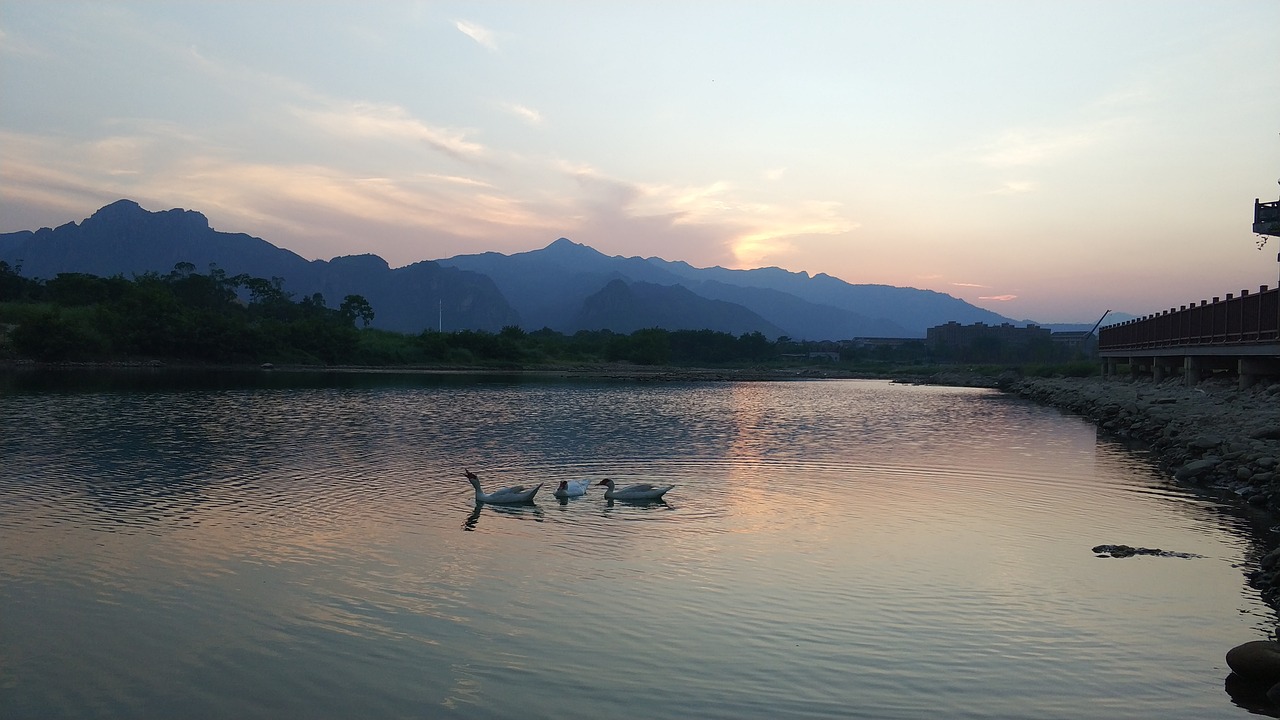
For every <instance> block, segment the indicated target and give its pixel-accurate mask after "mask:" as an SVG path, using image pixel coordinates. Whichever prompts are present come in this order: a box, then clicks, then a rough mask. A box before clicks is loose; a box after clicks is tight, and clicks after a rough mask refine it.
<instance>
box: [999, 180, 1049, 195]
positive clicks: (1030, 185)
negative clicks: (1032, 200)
mask: <svg viewBox="0 0 1280 720" xmlns="http://www.w3.org/2000/svg"><path fill="white" fill-rule="evenodd" d="M1036 188H1037V185H1036V183H1034V182H1031V181H1029V180H1007V181H1005V183H1004V184H1003V185H1001V186H1000V187H999V188H998V189H996V190H992V191H990V192H988V193H987V194H988V195H1020V194H1022V193H1029V192H1034V191H1035V190H1036Z"/></svg>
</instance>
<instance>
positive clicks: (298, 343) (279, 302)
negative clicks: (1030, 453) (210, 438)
mask: <svg viewBox="0 0 1280 720" xmlns="http://www.w3.org/2000/svg"><path fill="white" fill-rule="evenodd" d="M282 288H283V281H282V280H281V279H280V278H271V279H269V280H268V279H263V278H254V277H249V276H247V275H236V276H228V275H227V274H226V273H225V272H223V271H221V270H219V269H217V268H216V267H211V268H210V271H209V273H208V274H204V275H202V274H200V273H197V272H195V266H194V265H192V264H191V263H178V264H177V265H175V266H174V269H173V270H172V271H171V272H169V273H168V274H166V275H161V274H159V273H146V274H144V275H138V276H135V277H134V278H133V279H127V278H124V277H121V276H115V277H109V278H104V277H98V276H94V275H87V274H82V273H61V274H59V275H57V276H56V277H54V278H53V279H51V280H36V279H29V278H25V277H22V275H21V274H20V272H19V269H15V268H13V267H11V266H9V265H8V264H7V263H5V262H3V261H0V358H4V357H8V358H11V359H12V358H19V359H31V360H38V361H45V362H77V361H90V362H111V361H148V360H159V361H179V362H192V363H209V364H233V365H234V364H257V363H267V362H270V363H289V364H304V365H371V366H397V365H399V366H407V365H432V366H440V365H463V366H468V365H488V366H497V367H517V366H529V365H535V366H536V365H548V364H572V363H600V362H629V363H634V364H637V365H675V366H686V367H689V366H697V367H717V366H719V367H734V366H736V367H743V366H788V365H812V364H822V363H831V364H839V365H841V366H844V367H845V368H848V369H860V370H868V371H875V370H877V369H883V368H905V367H916V366H920V365H929V364H934V363H939V362H940V363H943V364H950V363H973V362H979V363H998V364H1004V365H1009V364H1014V363H1018V362H1024V363H1025V362H1040V363H1045V362H1062V361H1064V360H1069V359H1072V358H1066V357H1062V356H1061V355H1062V354H1061V350H1059V349H1056V348H1053V347H1051V346H1045V347H1040V346H1035V347H1020V348H1009V347H1003V346H999V347H997V346H992V347H987V346H981V347H966V348H948V347H930V346H929V345H927V344H926V343H925V342H924V341H922V340H909V341H903V342H900V343H895V344H893V345H880V346H872V347H866V346H862V347H859V346H855V345H853V344H850V343H834V342H810V341H796V340H792V339H791V338H787V337H781V338H778V340H776V341H770V340H769V339H768V338H767V337H765V336H764V335H763V334H761V333H759V332H750V333H744V334H742V335H738V336H735V335H733V334H731V333H727V332H721V331H716V330H665V329H662V328H648V329H642V330H637V331H635V332H633V333H630V334H620V333H615V332H612V331H609V330H593V331H588V330H583V331H579V332H576V333H574V334H572V335H565V334H563V333H560V332H557V331H555V330H551V329H548V328H543V329H541V330H537V331H533V332H526V331H525V330H523V329H521V328H519V327H516V326H507V327H504V328H503V329H502V330H501V331H500V332H497V333H491V332H485V331H478V330H461V331H456V332H437V331H434V330H426V331H424V332H422V333H420V334H418V335H412V334H405V333H398V332H392V331H388V330H379V329H375V328H371V327H370V324H371V323H372V321H373V318H374V308H373V307H371V306H370V304H369V302H368V301H367V300H365V298H363V297H361V296H360V295H347V296H346V297H345V298H343V300H342V302H341V303H340V304H339V306H338V307H337V308H336V309H334V308H330V307H328V306H327V304H326V301H325V298H324V297H323V296H321V295H320V294H319V293H316V294H313V295H310V296H308V297H303V298H300V299H295V298H294V297H293V296H292V295H291V294H290V293H286V292H285V291H284V290H283V289H282ZM1077 359H1078V358H1077Z"/></svg>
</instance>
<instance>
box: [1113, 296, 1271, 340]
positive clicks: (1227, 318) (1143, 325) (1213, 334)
mask: <svg viewBox="0 0 1280 720" xmlns="http://www.w3.org/2000/svg"><path fill="white" fill-rule="evenodd" d="M1277 342H1280V288H1277V289H1274V290H1268V289H1267V286H1266V285H1263V286H1262V287H1261V288H1259V289H1258V292H1257V293H1250V292H1249V291H1248V290H1241V291H1240V296H1239V297H1232V295H1230V294H1228V295H1227V297H1226V299H1225V300H1220V299H1218V298H1214V299H1213V302H1209V301H1207V300H1201V301H1200V304H1199V305H1191V306H1187V305H1183V306H1182V307H1181V308H1170V309H1168V310H1165V311H1164V312H1161V313H1157V314H1155V315H1147V316H1146V317H1141V318H1136V319H1133V320H1129V321H1126V322H1122V323H1118V324H1116V325H1108V326H1106V327H1104V328H1102V329H1100V330H1099V331H1098V350H1099V351H1100V352H1107V351H1109V350H1149V349H1155V348H1175V347H1186V346H1191V347H1194V346H1222V347H1227V346H1241V345H1266V344H1273V343H1277Z"/></svg>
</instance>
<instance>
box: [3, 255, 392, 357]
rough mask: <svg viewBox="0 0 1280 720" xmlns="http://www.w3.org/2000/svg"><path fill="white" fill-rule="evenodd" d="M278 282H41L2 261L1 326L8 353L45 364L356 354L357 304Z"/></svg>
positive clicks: (363, 310) (193, 278)
mask: <svg viewBox="0 0 1280 720" xmlns="http://www.w3.org/2000/svg"><path fill="white" fill-rule="evenodd" d="M282 285H283V283H282V281H280V280H279V279H272V280H265V279H263V278H251V277H248V276H246V275H238V276H235V277H228V276H227V274H226V273H224V272H222V271H220V270H218V269H216V268H215V269H212V270H211V271H210V272H209V274H208V275H201V274H199V273H196V272H195V267H194V266H193V265H191V264H190V263H178V264H177V265H176V266H175V267H174V269H173V271H172V272H170V273H169V274H168V275H160V274H158V273H147V274H145V275H139V276H136V277H134V278H133V279H132V280H130V279H126V278H123V277H120V276H116V277H110V278H103V277H97V276H94V275H86V274H82V273H61V274H59V275H57V276H56V277H54V278H53V279H51V280H45V281H41V280H32V279H28V278H24V277H22V276H21V275H19V274H18V272H17V271H16V270H15V269H14V268H12V267H10V266H9V265H8V264H7V263H4V262H0V309H2V310H3V313H2V314H0V321H3V322H4V323H5V324H6V326H8V331H7V332H6V333H5V335H6V337H7V340H8V344H9V345H10V346H11V347H12V350H13V352H14V353H15V354H16V355H18V356H19V357H26V358H31V359H35V360H44V361H85V360H99V361H100V360H133V359H160V360H186V361H195V362H210V363H246V362H267V361H284V362H303V363H320V364H333V363H340V362H345V361H349V360H350V359H351V358H352V357H354V356H355V354H356V353H357V351H358V348H359V344H360V331H359V330H357V329H356V327H355V322H356V320H357V319H359V320H361V321H362V322H364V323H365V324H366V325H367V324H368V323H369V322H370V321H371V320H372V319H373V308H371V307H370V306H369V303H368V302H367V301H365V300H364V298H362V297H360V296H358V295H348V296H347V297H346V298H344V299H343V301H342V304H341V306H340V307H339V308H338V309H336V310H335V309H331V308H328V307H326V305H325V301H324V298H323V297H321V296H320V295H319V294H316V295H312V296H310V297H306V298H302V299H301V300H298V301H294V299H293V298H292V297H291V296H290V295H289V294H288V293H285V292H284V291H283V290H282V289H281V288H282Z"/></svg>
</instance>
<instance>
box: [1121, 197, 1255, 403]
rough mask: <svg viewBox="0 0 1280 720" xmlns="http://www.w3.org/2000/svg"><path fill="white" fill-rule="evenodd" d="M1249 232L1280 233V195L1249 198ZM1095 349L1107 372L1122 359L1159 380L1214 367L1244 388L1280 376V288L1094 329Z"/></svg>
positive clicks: (1192, 377)
mask: <svg viewBox="0 0 1280 720" xmlns="http://www.w3.org/2000/svg"><path fill="white" fill-rule="evenodd" d="M1253 231H1254V232H1255V233H1258V234H1259V235H1275V236H1280V201H1277V202H1267V203H1264V202H1259V201H1258V200H1254V201H1253ZM1277 260H1280V257H1277ZM1098 356H1099V357H1101V358H1102V372H1103V374H1104V375H1108V376H1111V375H1115V374H1116V372H1117V371H1118V369H1119V366H1120V365H1122V364H1123V365H1128V366H1129V372H1130V373H1133V374H1135V375H1136V374H1141V373H1150V374H1151V375H1152V376H1154V378H1155V379H1156V380H1157V381H1160V380H1163V379H1164V378H1165V377H1167V376H1169V375H1171V374H1174V373H1177V372H1181V373H1182V377H1183V380H1184V381H1185V382H1186V383H1187V384H1188V385H1193V384H1195V383H1197V382H1199V381H1200V380H1203V379H1204V378H1205V377H1208V376H1209V375H1211V374H1213V373H1215V372H1225V373H1230V374H1234V375H1236V376H1238V377H1239V379H1240V386H1241V387H1248V386H1250V385H1252V384H1254V383H1256V382H1258V381H1259V380H1261V379H1263V378H1269V377H1276V376H1280V288H1275V289H1268V288H1267V286H1266V285H1263V286H1262V287H1260V288H1258V291H1257V292H1256V293H1251V292H1249V291H1248V290H1241V291H1240V294H1239V295H1238V296H1237V295H1234V294H1233V293H1227V295H1226V297H1225V298H1216V297H1215V298H1214V299H1213V301H1212V302H1210V301H1208V300H1201V301H1200V303H1199V304H1198V305H1197V304H1194V303H1193V304H1191V305H1183V306H1181V307H1177V308H1169V309H1168V310H1164V311H1162V312H1159V313H1156V314H1154V315H1147V316H1145V317H1141V318H1135V319H1133V320H1129V321H1127V322H1122V323H1118V324H1116V325H1108V326H1107V327H1104V328H1102V329H1101V330H1099V331H1098Z"/></svg>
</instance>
